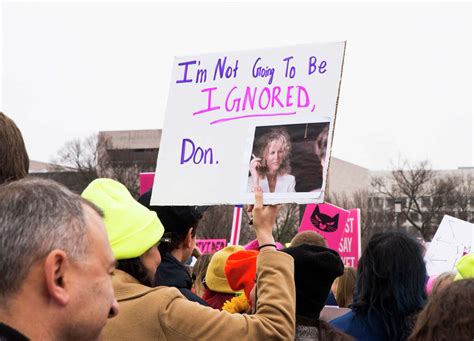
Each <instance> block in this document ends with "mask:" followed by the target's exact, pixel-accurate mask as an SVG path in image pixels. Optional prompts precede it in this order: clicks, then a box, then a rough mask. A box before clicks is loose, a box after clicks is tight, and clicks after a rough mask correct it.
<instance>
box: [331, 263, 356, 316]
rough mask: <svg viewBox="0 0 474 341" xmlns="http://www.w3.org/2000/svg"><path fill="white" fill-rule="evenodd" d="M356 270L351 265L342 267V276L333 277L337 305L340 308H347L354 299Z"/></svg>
mask: <svg viewBox="0 0 474 341" xmlns="http://www.w3.org/2000/svg"><path fill="white" fill-rule="evenodd" d="M356 274H357V270H356V269H355V268H353V267H351V266H346V267H345V268H344V273H343V274H342V276H340V277H338V278H336V279H335V281H334V282H335V285H336V292H335V294H334V296H335V297H336V302H337V305H338V306H339V307H341V308H348V307H349V305H350V304H351V303H352V301H353V299H354V288H355V282H356Z"/></svg>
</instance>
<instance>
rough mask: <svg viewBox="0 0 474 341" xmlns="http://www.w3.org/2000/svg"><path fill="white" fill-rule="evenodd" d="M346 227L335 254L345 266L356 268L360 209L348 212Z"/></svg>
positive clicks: (359, 243) (358, 247) (358, 248)
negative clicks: (337, 253)
mask: <svg viewBox="0 0 474 341" xmlns="http://www.w3.org/2000/svg"><path fill="white" fill-rule="evenodd" d="M349 212H350V214H349V218H347V222H346V227H345V228H344V232H343V233H342V237H341V239H340V241H339V246H338V247H337V249H335V250H337V252H339V255H340V256H341V258H342V261H343V262H344V265H345V266H352V267H355V268H356V267H357V262H358V260H359V257H360V253H361V250H360V249H361V246H360V245H361V241H360V209H358V208H353V209H351V210H349Z"/></svg>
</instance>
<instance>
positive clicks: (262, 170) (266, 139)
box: [255, 128, 291, 176]
mask: <svg viewBox="0 0 474 341" xmlns="http://www.w3.org/2000/svg"><path fill="white" fill-rule="evenodd" d="M275 140H280V141H282V142H283V151H284V155H283V161H282V163H281V166H280V168H279V169H278V174H279V175H283V174H288V173H291V165H290V156H291V140H290V135H289V134H288V132H287V131H286V129H285V128H273V129H272V130H270V131H269V132H267V133H265V134H263V135H262V136H260V137H259V138H258V139H257V141H256V147H255V151H256V156H258V157H260V158H262V167H259V168H258V169H257V171H258V173H259V174H260V175H261V176H264V175H266V174H267V171H268V167H267V166H266V164H265V158H266V156H267V154H268V149H269V148H270V143H271V142H272V141H275Z"/></svg>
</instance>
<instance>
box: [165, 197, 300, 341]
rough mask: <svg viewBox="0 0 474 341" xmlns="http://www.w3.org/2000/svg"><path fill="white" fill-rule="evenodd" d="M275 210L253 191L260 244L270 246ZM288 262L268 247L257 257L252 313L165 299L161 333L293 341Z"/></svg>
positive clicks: (189, 337)
mask: <svg viewBox="0 0 474 341" xmlns="http://www.w3.org/2000/svg"><path fill="white" fill-rule="evenodd" d="M277 211H278V207H277V206H263V197H262V191H261V189H260V188H256V191H255V205H254V207H253V210H252V212H253V222H254V225H253V226H254V228H255V231H256V234H257V239H258V241H259V244H260V245H265V244H274V242H275V241H274V239H273V236H272V229H273V225H274V223H275V219H276V214H277ZM293 272H294V271H293V258H292V257H291V256H289V255H287V254H284V253H282V252H278V251H276V249H275V247H273V246H266V247H264V248H262V249H261V251H260V254H259V256H258V258H257V284H256V285H257V304H256V313H255V314H254V315H245V314H244V315H240V314H229V313H227V312H225V311H218V310H215V309H212V308H206V307H202V306H200V305H199V304H196V303H193V302H189V301H187V300H186V299H183V298H181V296H179V295H176V296H175V297H169V299H164V300H163V301H162V305H161V307H160V308H159V319H160V323H161V326H162V329H163V331H164V333H165V335H166V337H167V339H169V340H174V339H176V340H177V339H179V340H220V339H222V340H226V339H229V340H230V339H239V340H293V339H294V333H295V285H294V279H293Z"/></svg>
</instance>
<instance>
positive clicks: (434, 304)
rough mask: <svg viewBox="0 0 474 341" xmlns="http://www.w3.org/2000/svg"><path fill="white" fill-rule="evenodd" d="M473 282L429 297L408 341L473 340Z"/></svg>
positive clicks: (457, 285) (454, 284) (455, 286)
mask: <svg viewBox="0 0 474 341" xmlns="http://www.w3.org/2000/svg"><path fill="white" fill-rule="evenodd" d="M472 307H474V279H465V280H461V281H456V282H454V283H452V284H450V285H448V286H447V287H446V288H445V289H444V290H442V291H441V292H439V293H438V294H435V295H433V296H431V297H430V299H429V301H428V304H427V305H426V307H425V308H424V309H423V310H422V311H421V312H420V313H419V315H418V319H417V321H416V324H415V327H414V328H413V331H412V333H411V335H410V337H409V338H408V341H425V340H426V341H428V340H429V341H436V340H450V339H452V340H472V339H474V314H473V313H472Z"/></svg>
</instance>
